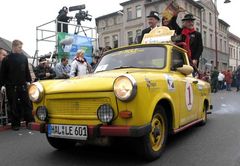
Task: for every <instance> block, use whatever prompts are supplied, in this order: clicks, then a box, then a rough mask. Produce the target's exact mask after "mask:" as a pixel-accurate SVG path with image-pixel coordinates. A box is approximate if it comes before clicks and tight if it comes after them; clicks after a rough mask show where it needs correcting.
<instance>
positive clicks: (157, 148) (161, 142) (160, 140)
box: [138, 106, 168, 161]
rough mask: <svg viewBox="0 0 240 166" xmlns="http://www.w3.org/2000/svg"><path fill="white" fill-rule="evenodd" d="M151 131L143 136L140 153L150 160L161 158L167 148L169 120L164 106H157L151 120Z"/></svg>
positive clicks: (139, 145)
mask: <svg viewBox="0 0 240 166" xmlns="http://www.w3.org/2000/svg"><path fill="white" fill-rule="evenodd" d="M151 126H152V129H151V131H150V133H149V134H148V135H146V136H144V137H142V138H141V140H140V144H138V147H139V148H140V149H139V153H140V154H141V156H142V157H144V158H145V159H146V160H148V161H152V160H155V159H157V158H159V157H160V156H161V154H162V152H163V151H164V149H165V145H166V142H167V137H168V120H167V116H166V113H165V110H164V108H163V107H162V106H157V108H156V109H155V111H154V114H153V116H152V120H151Z"/></svg>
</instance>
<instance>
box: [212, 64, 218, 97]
mask: <svg viewBox="0 0 240 166" xmlns="http://www.w3.org/2000/svg"><path fill="white" fill-rule="evenodd" d="M218 74H219V72H218V70H217V68H216V67H214V70H213V71H212V74H211V88H212V92H213V93H216V92H217V91H218Z"/></svg>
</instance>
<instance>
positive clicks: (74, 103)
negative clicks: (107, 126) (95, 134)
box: [46, 98, 110, 115]
mask: <svg viewBox="0 0 240 166" xmlns="http://www.w3.org/2000/svg"><path fill="white" fill-rule="evenodd" d="M106 103H107V104H110V99H108V98H100V99H47V101H46V105H47V109H48V112H49V113H50V114H54V115H96V114H97V109H98V107H99V106H100V105H102V104H106Z"/></svg>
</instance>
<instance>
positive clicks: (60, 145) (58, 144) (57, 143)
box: [47, 135, 76, 150]
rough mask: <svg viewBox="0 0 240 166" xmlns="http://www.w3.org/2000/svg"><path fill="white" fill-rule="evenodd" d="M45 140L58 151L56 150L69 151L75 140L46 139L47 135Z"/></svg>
mask: <svg viewBox="0 0 240 166" xmlns="http://www.w3.org/2000/svg"><path fill="white" fill-rule="evenodd" d="M47 140H48V143H49V144H50V145H51V146H52V147H54V148H55V149H58V150H66V149H71V148H74V147H75V145H76V141H75V140H70V139H62V138H52V137H48V135H47Z"/></svg>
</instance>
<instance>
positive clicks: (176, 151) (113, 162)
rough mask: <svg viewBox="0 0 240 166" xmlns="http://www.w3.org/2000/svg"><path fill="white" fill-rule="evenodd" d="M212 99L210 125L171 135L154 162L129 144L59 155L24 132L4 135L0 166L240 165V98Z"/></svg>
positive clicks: (82, 148)
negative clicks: (162, 151) (138, 153)
mask: <svg viewBox="0 0 240 166" xmlns="http://www.w3.org/2000/svg"><path fill="white" fill-rule="evenodd" d="M212 99H213V105H214V109H213V111H212V112H213V113H212V114H211V115H209V118H208V123H207V125H206V126H203V127H192V128H190V129H187V130H186V131H184V132H181V133H179V134H177V135H174V136H171V137H170V139H169V140H168V143H167V146H166V150H165V152H164V153H163V155H162V156H161V158H159V159H158V160H156V161H153V162H146V161H144V160H142V159H141V158H140V157H139V156H138V155H137V154H136V152H135V150H134V148H133V146H131V144H129V143H128V144H127V143H122V144H121V146H114V147H100V146H77V147H76V148H75V149H72V150H68V151H58V150H55V149H54V148H52V147H51V146H50V145H49V144H48V142H47V140H46V138H45V135H44V134H40V133H39V132H36V131H30V130H26V129H24V128H23V129H21V130H20V131H12V130H6V131H2V132H0V166H42V165H44V166H53V165H59V166H76V165H81V166H90V165H93V166H108V165H109V166H118V165H124V166H128V165H137V166H142V165H148V166H153V165H154V166H155V165H156V166H161V165H164V166H240V108H239V105H240V104H239V103H240V93H237V92H236V91H232V92H226V91H221V92H218V93H215V94H212Z"/></svg>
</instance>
